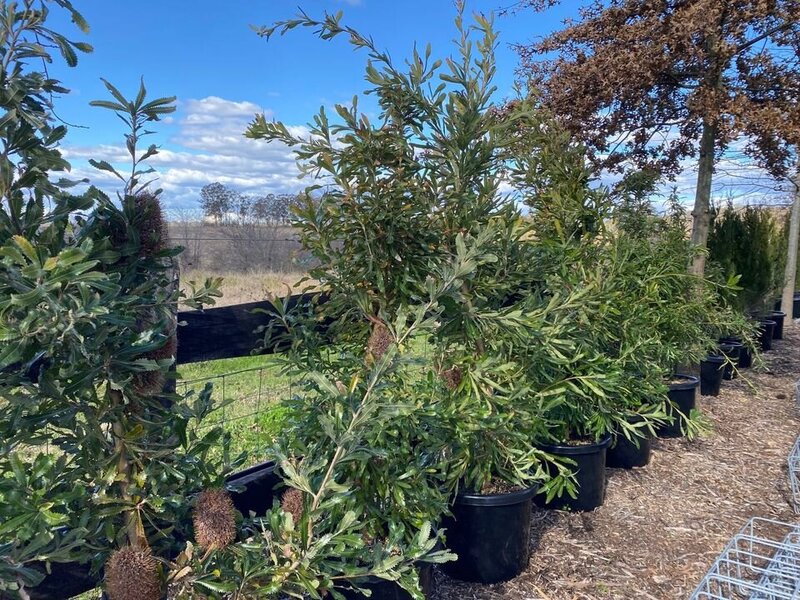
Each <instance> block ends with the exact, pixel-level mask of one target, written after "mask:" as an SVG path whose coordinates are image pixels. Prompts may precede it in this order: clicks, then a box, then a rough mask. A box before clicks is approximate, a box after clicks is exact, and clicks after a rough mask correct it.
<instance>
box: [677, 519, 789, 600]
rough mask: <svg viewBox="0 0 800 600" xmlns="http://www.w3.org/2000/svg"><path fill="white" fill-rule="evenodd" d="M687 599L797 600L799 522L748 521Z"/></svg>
mask: <svg viewBox="0 0 800 600" xmlns="http://www.w3.org/2000/svg"><path fill="white" fill-rule="evenodd" d="M689 600H800V525H792V524H789V523H782V522H780V521H773V520H771V519H762V518H759V517H755V518H753V519H751V520H750V521H748V523H747V524H746V525H745V526H744V527H743V528H742V529H741V531H739V533H737V534H736V535H735V536H734V537H733V539H732V540H731V541H730V542H729V543H728V545H727V546H726V548H725V550H724V551H723V552H722V554H720V556H719V557H718V558H717V560H716V561H715V562H714V564H713V566H712V567H711V569H710V570H709V571H708V573H707V574H706V576H705V577H704V578H703V580H702V581H701V582H700V585H699V586H697V589H695V591H694V593H693V594H692V595H691V596H690V597H689Z"/></svg>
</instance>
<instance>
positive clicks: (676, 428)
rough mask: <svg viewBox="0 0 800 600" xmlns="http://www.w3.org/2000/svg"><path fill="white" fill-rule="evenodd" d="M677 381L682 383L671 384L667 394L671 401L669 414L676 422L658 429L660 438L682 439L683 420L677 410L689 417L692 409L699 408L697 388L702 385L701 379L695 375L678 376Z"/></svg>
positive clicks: (668, 407) (668, 409) (668, 408)
mask: <svg viewBox="0 0 800 600" xmlns="http://www.w3.org/2000/svg"><path fill="white" fill-rule="evenodd" d="M676 379H681V380H682V381H681V382H680V383H670V384H669V392H667V396H668V397H669V399H670V401H671V403H668V404H667V414H668V415H670V416H672V417H674V420H673V421H672V423H670V424H666V425H661V426H659V427H658V428H656V434H657V435H658V437H682V436H683V428H682V427H681V425H682V424H683V418H682V417H681V415H680V414H678V413H677V412H676V411H675V408H676V407H677V410H679V411H680V412H681V413H683V414H684V415H685V416H687V417H688V416H689V413H691V412H692V409H693V408H695V407H696V406H697V386H699V385H700V378H698V377H695V376H693V375H676ZM673 404H674V405H675V406H673Z"/></svg>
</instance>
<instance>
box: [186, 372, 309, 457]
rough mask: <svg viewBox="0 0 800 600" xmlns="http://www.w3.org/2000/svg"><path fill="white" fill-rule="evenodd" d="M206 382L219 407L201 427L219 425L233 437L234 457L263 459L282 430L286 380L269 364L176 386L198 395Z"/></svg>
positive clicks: (288, 384)
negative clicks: (211, 388) (242, 455)
mask: <svg viewBox="0 0 800 600" xmlns="http://www.w3.org/2000/svg"><path fill="white" fill-rule="evenodd" d="M220 362H222V361H220ZM208 364H213V363H208ZM209 383H210V384H212V385H213V388H214V390H213V396H214V398H215V399H216V400H217V403H218V404H219V405H221V408H219V409H218V410H217V411H216V413H215V414H212V415H211V416H210V417H209V418H208V419H207V420H206V421H204V422H203V427H213V426H217V425H221V426H222V427H223V428H225V429H226V430H227V431H228V432H230V433H231V435H232V451H233V452H234V454H236V453H238V452H242V451H246V452H247V453H248V454H249V457H248V458H249V461H250V462H258V461H259V460H263V459H264V458H265V456H266V455H265V454H264V453H265V452H266V450H267V449H268V446H269V445H270V444H271V442H272V441H273V439H274V437H275V435H276V434H277V432H278V430H279V429H280V427H281V423H282V419H283V415H284V413H285V407H284V405H283V404H282V401H283V400H286V399H287V398H289V397H290V396H291V395H292V393H293V389H292V384H291V382H290V381H289V379H288V378H287V377H285V376H283V375H282V374H281V373H280V369H279V367H278V365H276V364H269V365H266V366H259V367H253V368H247V369H240V370H235V371H227V372H223V373H217V374H209V375H204V376H201V377H194V378H190V379H181V380H179V381H178V383H177V385H178V391H179V392H183V393H186V392H188V391H190V390H192V391H194V392H195V393H197V392H199V391H200V390H202V389H203V388H204V387H205V386H206V384H209Z"/></svg>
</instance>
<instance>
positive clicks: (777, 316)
mask: <svg viewBox="0 0 800 600" xmlns="http://www.w3.org/2000/svg"><path fill="white" fill-rule="evenodd" d="M767 319H769V320H770V321H775V329H774V330H773V331H772V339H773V340H782V339H783V323H784V321H785V320H786V313H785V312H783V311H780V310H773V311H772V312H771V313H769V314H768V315H767Z"/></svg>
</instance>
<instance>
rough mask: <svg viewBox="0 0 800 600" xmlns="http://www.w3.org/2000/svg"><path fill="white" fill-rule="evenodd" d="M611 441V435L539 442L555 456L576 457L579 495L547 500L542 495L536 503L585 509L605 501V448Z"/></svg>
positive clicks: (551, 506) (542, 447) (559, 508)
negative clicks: (584, 441) (582, 441)
mask: <svg viewBox="0 0 800 600" xmlns="http://www.w3.org/2000/svg"><path fill="white" fill-rule="evenodd" d="M610 445H611V436H610V435H607V436H606V437H605V438H603V439H602V440H601V441H599V442H596V443H592V444H582V445H580V446H570V445H552V446H551V445H548V446H540V448H541V449H542V450H544V451H545V452H547V453H549V454H552V455H554V456H560V457H564V458H569V459H571V460H573V461H575V463H576V464H575V466H574V467H572V468H573V469H574V470H575V480H576V482H577V492H578V495H577V497H575V498H573V497H572V496H570V495H569V494H566V493H565V494H563V495H562V496H561V497H560V498H553V499H552V500H551V501H550V502H547V501H546V499H545V496H542V495H539V496H537V497H536V499H535V501H536V504H537V506H541V507H542V508H550V509H555V510H570V511H586V510H594V509H595V508H597V507H598V506H602V505H603V501H604V500H605V497H606V450H607V449H608V447H609V446H610Z"/></svg>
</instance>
